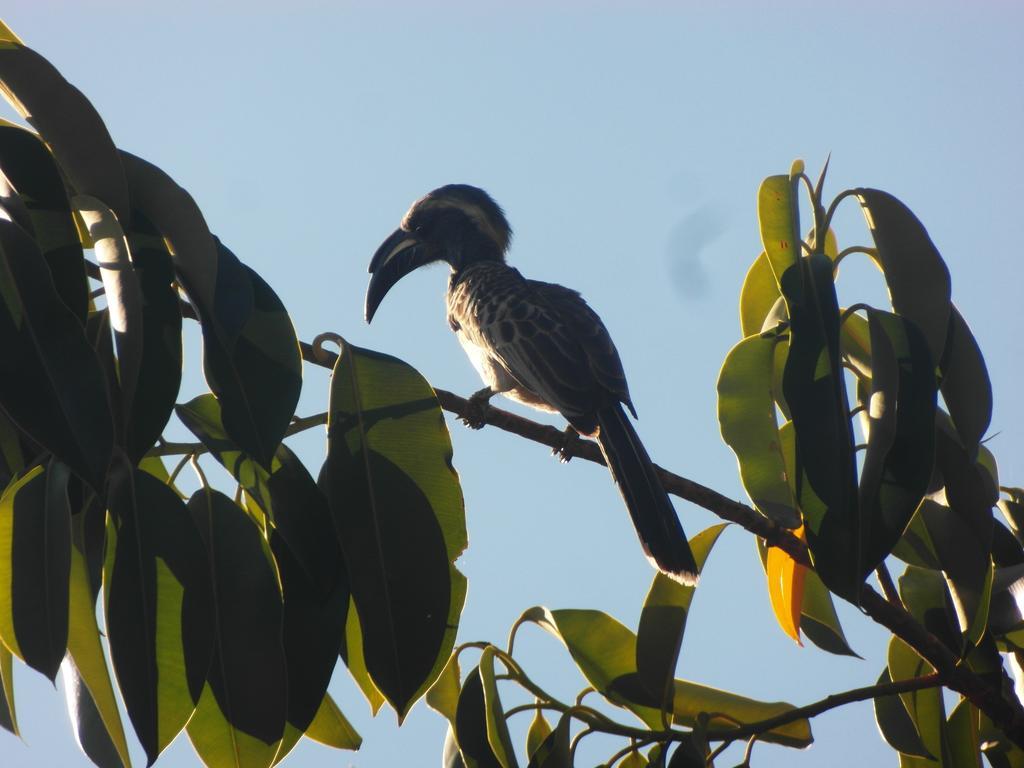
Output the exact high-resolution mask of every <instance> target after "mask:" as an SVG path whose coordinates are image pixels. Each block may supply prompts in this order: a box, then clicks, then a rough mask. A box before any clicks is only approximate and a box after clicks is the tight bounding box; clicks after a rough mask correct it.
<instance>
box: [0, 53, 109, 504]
mask: <svg viewBox="0 0 1024 768" xmlns="http://www.w3.org/2000/svg"><path fill="white" fill-rule="evenodd" d="M2 58H3V57H2V56H0V59H2ZM0 304H2V305H3V306H2V308H0V340H2V341H3V346H4V354H3V355H2V356H0V405H2V407H3V409H4V410H5V411H6V412H7V415H8V416H10V417H11V419H12V420H13V421H14V422H15V423H16V424H17V425H18V426H19V427H20V428H21V429H22V430H23V431H24V432H26V433H27V434H28V435H30V436H31V437H32V438H33V439H34V440H35V441H37V442H38V443H40V444H41V445H42V446H43V447H45V448H46V449H47V450H49V451H50V452H52V453H53V454H54V455H55V456H57V457H58V458H59V459H61V460H62V461H64V462H65V463H67V464H68V465H69V466H70V467H71V468H72V469H73V470H74V471H75V472H77V473H78V474H79V475H81V476H82V478H83V479H85V480H86V481H87V482H89V483H90V484H91V485H92V486H93V488H95V489H98V490H101V489H102V488H103V486H104V479H105V476H106V470H107V465H108V464H109V462H110V453H111V446H112V443H113V423H112V420H111V413H110V405H109V401H108V398H107V391H106V383H105V381H104V377H103V373H102V371H101V369H100V366H99V363H98V361H97V359H96V354H95V353H94V352H93V350H92V348H91V347H90V346H89V342H88V341H87V340H86V337H85V332H84V329H83V328H82V325H81V323H80V322H79V320H78V318H76V317H75V315H74V313H73V312H72V311H71V310H70V309H68V308H67V307H66V306H65V305H64V302H63V301H62V300H61V298H60V297H59V296H58V295H57V291H56V289H55V287H54V284H53V279H52V278H51V276H50V271H49V270H48V269H47V267H46V262H45V261H43V259H42V257H41V255H40V253H39V251H38V249H37V248H36V246H35V244H34V243H33V242H32V240H31V239H30V238H29V237H28V235H26V234H25V233H24V232H23V231H22V230H21V229H20V228H19V227H18V226H17V225H16V224H13V223H11V222H9V221H6V220H3V219H0Z"/></svg>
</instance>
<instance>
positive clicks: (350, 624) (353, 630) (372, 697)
mask: <svg viewBox="0 0 1024 768" xmlns="http://www.w3.org/2000/svg"><path fill="white" fill-rule="evenodd" d="M340 655H341V658H342V660H343V661H344V662H345V666H346V667H348V671H349V674H350V675H352V679H353V680H354V681H355V683H356V685H358V686H359V690H360V691H362V692H363V696H364V697H365V698H366V702H367V703H368V704H369V705H370V712H371V714H374V715H376V714H377V712H378V711H379V710H380V708H381V706H383V704H384V700H385V699H384V694H382V693H381V692H380V690H379V689H378V688H377V685H376V683H374V682H373V679H372V678H371V677H370V673H369V671H368V670H367V668H366V656H365V654H364V653H363V628H362V624H361V623H360V621H359V613H358V612H357V610H356V604H355V601H354V600H351V601H350V602H349V606H348V614H347V618H346V620H345V638H344V641H343V642H342V644H341V654H340Z"/></svg>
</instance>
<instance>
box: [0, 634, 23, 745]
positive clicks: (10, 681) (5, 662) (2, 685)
mask: <svg viewBox="0 0 1024 768" xmlns="http://www.w3.org/2000/svg"><path fill="white" fill-rule="evenodd" d="M0 728H3V729H4V730H7V731H10V732H11V733H13V734H14V735H15V736H18V735H20V734H19V732H18V715H17V712H16V711H15V709H14V655H13V654H12V653H11V652H10V651H9V650H8V649H7V646H6V645H4V644H3V643H0Z"/></svg>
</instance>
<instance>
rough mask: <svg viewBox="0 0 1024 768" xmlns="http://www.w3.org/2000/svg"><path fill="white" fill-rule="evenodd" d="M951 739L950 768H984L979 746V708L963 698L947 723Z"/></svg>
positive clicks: (948, 736) (947, 732)
mask: <svg viewBox="0 0 1024 768" xmlns="http://www.w3.org/2000/svg"><path fill="white" fill-rule="evenodd" d="M946 736H947V738H948V741H949V755H950V757H951V758H952V760H951V761H950V762H949V763H947V765H948V766H949V768H982V763H981V750H980V749H979V747H978V743H979V739H978V710H977V709H976V708H975V707H974V706H973V705H972V704H971V702H969V701H967V700H966V699H963V700H961V701H960V703H959V704H957V706H956V708H955V709H954V710H953V714H951V715H950V716H949V720H948V721H947V723H946Z"/></svg>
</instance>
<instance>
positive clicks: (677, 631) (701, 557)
mask: <svg viewBox="0 0 1024 768" xmlns="http://www.w3.org/2000/svg"><path fill="white" fill-rule="evenodd" d="M726 525H727V524H726V523H719V524H718V525H713V526H711V527H710V528H707V529H705V530H703V531H701V532H700V533H698V534H697V535H696V536H694V537H693V538H692V539H690V550H691V551H692V552H693V557H694V559H695V560H696V563H697V570H698V572H700V571H702V570H703V568H704V563H705V562H706V561H707V557H708V554H710V552H711V549H712V547H714V546H715V542H716V541H718V537H719V536H720V535H721V534H722V531H724V530H725V528H726ZM695 591H696V587H687V586H683V585H682V584H680V583H679V582H677V581H675V580H674V579H670V578H669V577H667V576H665V574H663V573H657V574H655V576H654V580H653V581H652V582H651V588H650V591H649V592H648V593H647V599H646V600H645V601H644V607H643V611H642V612H641V613H640V625H639V627H638V629H637V638H636V666H637V673H638V674H639V675H640V680H641V682H642V683H643V684H644V686H645V687H646V688H647V689H648V690H649V691H650V692H651V693H652V694H654V695H655V696H657V695H659V694H660V695H661V696H662V699H663V700H665V701H670V700H671V697H672V688H673V686H672V681H673V680H674V678H675V672H676V662H677V660H678V658H679V649H680V648H681V647H682V643H683V632H684V631H685V629H686V617H687V615H688V614H689V611H690V603H691V602H692V601H693V594H694V592H695Z"/></svg>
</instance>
